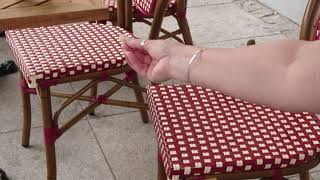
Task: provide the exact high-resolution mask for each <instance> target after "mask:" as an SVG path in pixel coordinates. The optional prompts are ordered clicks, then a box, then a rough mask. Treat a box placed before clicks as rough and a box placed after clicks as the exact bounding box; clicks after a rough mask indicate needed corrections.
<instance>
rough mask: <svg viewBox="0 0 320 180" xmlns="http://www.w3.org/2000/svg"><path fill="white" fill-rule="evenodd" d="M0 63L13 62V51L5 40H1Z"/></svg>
mask: <svg viewBox="0 0 320 180" xmlns="http://www.w3.org/2000/svg"><path fill="white" fill-rule="evenodd" d="M0 54H1V57H0V62H3V61H6V60H13V55H12V53H11V51H9V46H8V43H7V42H6V40H5V38H0Z"/></svg>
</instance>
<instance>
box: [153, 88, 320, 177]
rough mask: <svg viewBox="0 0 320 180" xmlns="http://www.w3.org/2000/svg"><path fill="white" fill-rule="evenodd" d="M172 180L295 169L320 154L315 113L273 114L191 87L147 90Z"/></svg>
mask: <svg viewBox="0 0 320 180" xmlns="http://www.w3.org/2000/svg"><path fill="white" fill-rule="evenodd" d="M147 94H148V101H149V107H150V111H151V115H152V119H153V121H154V127H155V130H156V134H157V139H158V145H159V151H160V153H161V156H162V160H163V163H164V166H165V169H166V173H167V175H168V176H169V178H170V179H173V180H177V179H181V178H183V177H190V176H199V177H201V176H205V175H209V174H211V175H212V174H219V173H232V172H244V171H257V170H270V169H276V170H277V169H279V168H287V167H294V166H297V165H301V164H304V163H306V162H309V161H311V160H314V159H315V158H317V157H318V156H319V152H320V143H319V140H320V121H319V119H318V117H317V116H316V115H315V114H311V113H306V112H304V113H290V112H283V111H279V110H273V109H271V108H268V107H265V106H259V105H256V104H252V103H249V102H246V101H242V100H240V99H236V98H233V97H230V96H226V95H224V94H222V93H220V92H218V91H214V90H210V89H205V88H202V87H199V86H191V85H181V86H178V85H170V86H164V85H157V86H149V87H148V90H147Z"/></svg>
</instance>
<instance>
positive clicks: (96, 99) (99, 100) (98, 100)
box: [93, 95, 108, 104]
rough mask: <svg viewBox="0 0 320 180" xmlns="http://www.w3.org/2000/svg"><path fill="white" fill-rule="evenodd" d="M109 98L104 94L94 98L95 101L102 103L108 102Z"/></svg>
mask: <svg viewBox="0 0 320 180" xmlns="http://www.w3.org/2000/svg"><path fill="white" fill-rule="evenodd" d="M107 100H108V98H107V97H106V96H104V95H99V96H96V97H94V98H93V101H94V102H99V103H100V104H106V103H107Z"/></svg>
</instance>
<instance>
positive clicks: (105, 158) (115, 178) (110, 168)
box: [87, 121, 117, 180]
mask: <svg viewBox="0 0 320 180" xmlns="http://www.w3.org/2000/svg"><path fill="white" fill-rule="evenodd" d="M87 122H88V125H89V127H90V129H91V131H92V134H93V136H94V138H95V140H96V142H97V144H98V146H99V148H100V151H101V153H102V155H103V157H104V160H105V162H106V163H107V166H108V168H109V170H110V172H111V174H112V176H113V179H114V180H117V177H116V175H115V174H114V172H113V169H112V167H111V165H110V163H109V161H108V159H107V156H106V154H105V153H104V151H103V149H102V146H101V144H100V142H99V140H98V137H97V135H96V133H95V132H94V130H93V127H92V125H91V123H90V121H87Z"/></svg>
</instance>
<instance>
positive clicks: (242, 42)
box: [199, 34, 288, 48]
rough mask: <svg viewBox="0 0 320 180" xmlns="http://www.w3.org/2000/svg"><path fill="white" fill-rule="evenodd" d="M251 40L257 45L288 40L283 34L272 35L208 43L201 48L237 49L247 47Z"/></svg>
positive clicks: (201, 45)
mask: <svg viewBox="0 0 320 180" xmlns="http://www.w3.org/2000/svg"><path fill="white" fill-rule="evenodd" d="M249 39H254V40H255V41H256V44H261V43H264V42H268V41H272V40H280V39H288V37H287V36H285V35H282V34H277V35H272V36H261V37H254V38H244V39H237V40H230V41H221V42H214V43H207V44H199V46H200V47H207V48H235V47H243V46H247V42H248V40H249Z"/></svg>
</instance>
